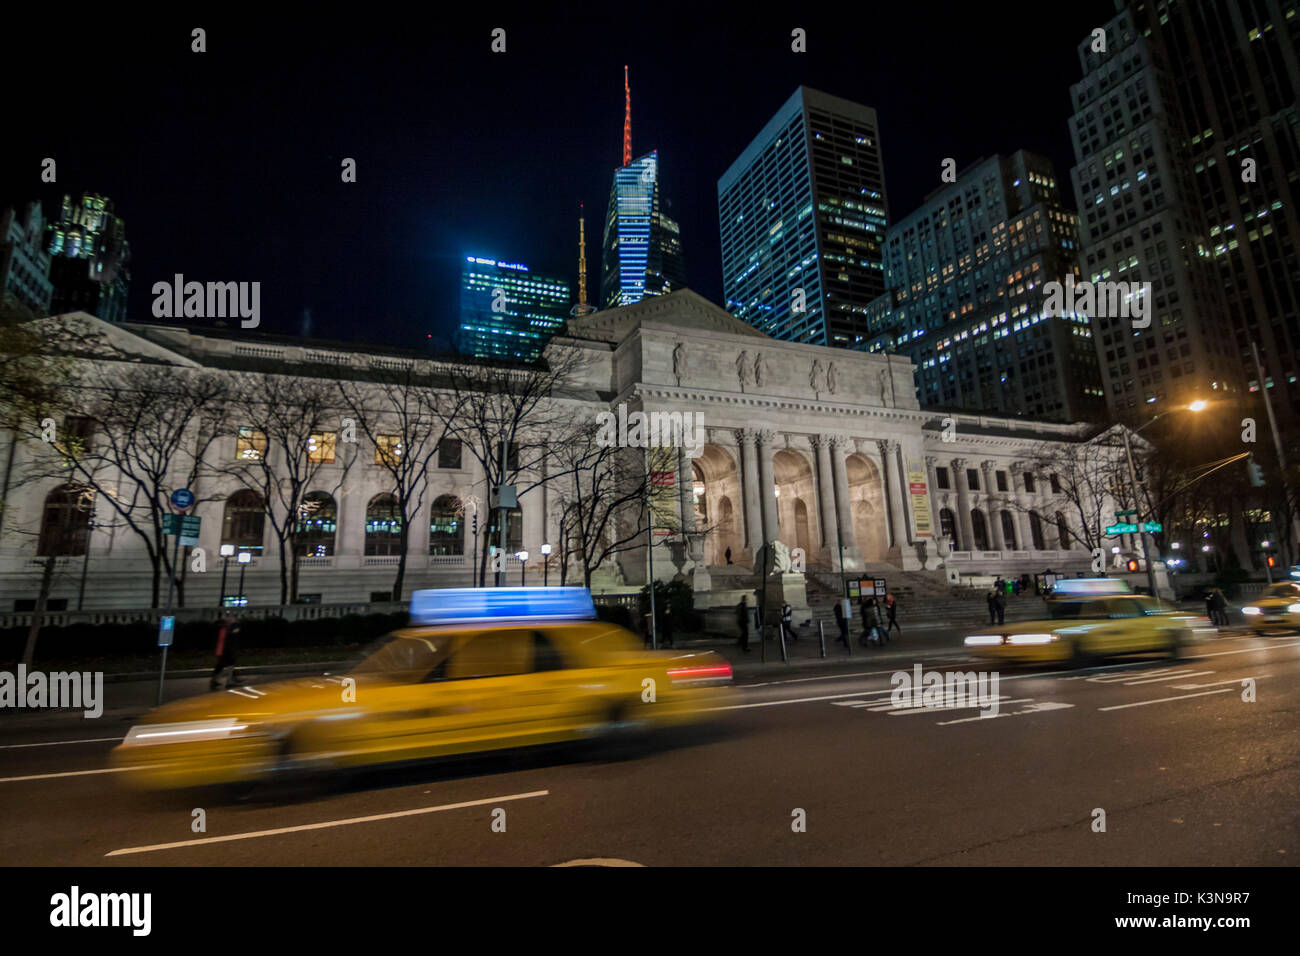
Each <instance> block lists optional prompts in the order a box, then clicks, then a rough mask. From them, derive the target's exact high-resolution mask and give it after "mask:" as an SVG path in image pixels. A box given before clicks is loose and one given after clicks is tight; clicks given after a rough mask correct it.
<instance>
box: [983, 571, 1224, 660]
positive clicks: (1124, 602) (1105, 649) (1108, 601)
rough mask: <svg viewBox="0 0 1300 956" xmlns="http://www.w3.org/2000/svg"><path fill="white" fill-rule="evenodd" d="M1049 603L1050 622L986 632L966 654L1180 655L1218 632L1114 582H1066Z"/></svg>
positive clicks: (1054, 656) (1039, 656)
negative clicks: (1192, 645)
mask: <svg viewBox="0 0 1300 956" xmlns="http://www.w3.org/2000/svg"><path fill="white" fill-rule="evenodd" d="M1046 603H1047V611H1048V618H1046V619H1044V620H1038V621H1023V622H1018V623H1016V624H999V625H995V626H993V627H989V628H984V629H981V631H980V632H979V633H978V634H971V635H968V636H967V637H966V639H965V642H964V644H965V647H966V650H968V651H969V652H971V653H972V654H975V655H976V656H978V657H985V658H990V659H994V660H1004V661H1008V662H1021V663H1038V664H1052V663H1072V664H1084V663H1088V662H1091V661H1094V660H1097V659H1100V658H1103V657H1111V656H1115V655H1121V654H1150V653H1163V654H1168V655H1169V656H1171V657H1177V656H1178V654H1179V653H1180V651H1181V649H1182V648H1183V647H1185V646H1186V645H1188V644H1190V643H1191V642H1193V641H1196V640H1198V639H1200V638H1202V637H1205V636H1209V635H1212V634H1213V633H1215V630H1214V627H1213V626H1212V625H1211V624H1210V622H1209V620H1208V619H1207V618H1204V617H1198V616H1196V615H1194V614H1188V613H1186V612H1183V611H1180V610H1178V609H1177V608H1175V607H1171V606H1170V605H1168V604H1164V603H1162V602H1161V601H1159V600H1157V599H1156V598H1153V597H1151V596H1150V595H1146V594H1134V593H1132V591H1131V590H1130V589H1129V586H1128V584H1127V583H1126V582H1124V581H1122V580H1118V579H1114V578H1064V579H1062V580H1060V581H1058V582H1057V585H1056V587H1055V588H1054V589H1053V591H1052V594H1051V596H1050V597H1049V598H1047V601H1046Z"/></svg>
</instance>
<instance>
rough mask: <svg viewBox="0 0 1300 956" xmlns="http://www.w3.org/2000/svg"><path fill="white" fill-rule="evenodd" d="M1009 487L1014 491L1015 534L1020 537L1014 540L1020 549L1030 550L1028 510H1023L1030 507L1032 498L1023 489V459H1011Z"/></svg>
mask: <svg viewBox="0 0 1300 956" xmlns="http://www.w3.org/2000/svg"><path fill="white" fill-rule="evenodd" d="M1011 488H1012V490H1013V491H1014V492H1015V502H1016V507H1015V509H1014V514H1015V520H1016V535H1017V537H1018V538H1019V539H1020V540H1019V541H1017V542H1016V545H1017V548H1018V550H1020V551H1032V550H1033V549H1034V542H1033V539H1032V536H1031V533H1030V530H1029V512H1028V511H1026V510H1025V509H1027V508H1029V507H1031V504H1032V499H1031V498H1030V497H1029V494H1028V492H1026V491H1025V463H1024V462H1023V461H1013V462H1012V463H1011Z"/></svg>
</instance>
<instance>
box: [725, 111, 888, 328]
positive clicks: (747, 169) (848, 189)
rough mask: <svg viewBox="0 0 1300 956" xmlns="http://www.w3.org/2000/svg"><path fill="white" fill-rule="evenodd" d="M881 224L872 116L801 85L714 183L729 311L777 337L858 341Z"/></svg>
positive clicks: (876, 266)
mask: <svg viewBox="0 0 1300 956" xmlns="http://www.w3.org/2000/svg"><path fill="white" fill-rule="evenodd" d="M888 221H889V206H888V203H887V202H886V198H885V172H884V167H883V166H882V165H881V159H880V135H879V133H878V132H877V127H876V111H875V110H873V109H871V108H870V107H867V106H862V105H860V104H858V103H852V102H850V101H848V100H844V99H840V98H839V97H837V96H830V95H828V94H826V93H821V92H818V91H817V90H813V89H809V88H808V87H806V86H801V87H799V89H797V90H795V92H794V95H793V96H791V97H790V98H789V99H788V100H787V101H786V102H785V105H783V106H782V107H781V108H780V109H779V110H778V111H777V113H776V115H775V116H773V117H772V119H771V120H770V121H768V124H767V125H766V126H764V127H763V130H762V132H760V133H759V134H758V135H757V136H756V137H755V138H754V140H753V142H751V143H750V144H749V146H748V147H746V149H745V151H744V152H743V153H741V154H740V157H739V158H738V159H737V160H736V161H735V162H734V163H732V164H731V167H730V168H729V169H728V170H727V171H726V173H725V174H723V176H722V178H721V179H719V180H718V224H719V227H720V231H721V235H722V290H723V296H724V298H725V300H726V307H727V310H728V311H729V312H731V313H733V314H734V315H736V316H738V317H739V318H741V319H743V320H744V321H746V322H748V323H749V324H750V325H752V326H754V327H755V328H758V329H761V330H762V331H763V332H766V333H767V334H769V335H771V336H774V337H775V338H779V339H789V340H791V341H795V342H809V343H812V344H815V345H841V346H852V345H854V344H855V343H858V342H860V341H861V339H862V337H863V336H864V335H865V334H866V332H867V322H866V309H867V305H868V303H870V302H871V301H872V300H873V299H875V298H876V297H877V296H879V295H880V294H881V293H882V292H883V291H884V289H885V278H884V268H883V261H882V260H883V246H884V241H885V227H886V225H887V224H888Z"/></svg>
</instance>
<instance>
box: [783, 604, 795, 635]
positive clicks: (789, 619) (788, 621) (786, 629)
mask: <svg viewBox="0 0 1300 956" xmlns="http://www.w3.org/2000/svg"><path fill="white" fill-rule="evenodd" d="M781 634H782V636H783V637H784V636H788V637H789V638H790V639H791V640H792V641H797V640H799V635H798V634H796V633H795V631H794V608H792V607H791V606H790V602H789V601H786V602H785V603H784V604H782V605H781Z"/></svg>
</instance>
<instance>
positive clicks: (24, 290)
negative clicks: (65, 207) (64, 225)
mask: <svg viewBox="0 0 1300 956" xmlns="http://www.w3.org/2000/svg"><path fill="white" fill-rule="evenodd" d="M44 232H45V217H44V216H42V214H41V204H40V203H39V202H30V203H28V204H27V205H26V206H25V207H24V208H23V211H22V212H21V213H20V212H18V211H17V210H16V209H6V210H5V211H4V213H3V214H2V215H0V296H4V298H6V299H10V298H12V299H14V300H17V301H18V302H19V303H20V304H21V305H22V306H23V307H24V308H26V309H28V310H30V311H31V312H32V313H33V314H35V315H37V316H43V315H48V314H49V311H50V297H51V296H52V295H53V293H54V286H53V285H52V284H51V283H50V254H49V253H48V252H46V251H45V236H44Z"/></svg>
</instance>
